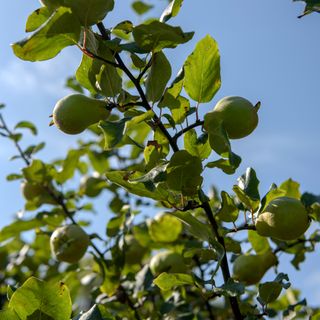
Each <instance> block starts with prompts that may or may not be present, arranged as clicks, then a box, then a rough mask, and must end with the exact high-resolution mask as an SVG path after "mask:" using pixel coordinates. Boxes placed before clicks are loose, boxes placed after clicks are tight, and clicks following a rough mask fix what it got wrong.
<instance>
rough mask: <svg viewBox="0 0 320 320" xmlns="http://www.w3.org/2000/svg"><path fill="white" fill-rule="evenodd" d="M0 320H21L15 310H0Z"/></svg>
mask: <svg viewBox="0 0 320 320" xmlns="http://www.w3.org/2000/svg"><path fill="white" fill-rule="evenodd" d="M0 319H1V320H21V319H20V318H19V317H18V316H17V314H16V313H15V312H14V310H11V309H7V310H0Z"/></svg>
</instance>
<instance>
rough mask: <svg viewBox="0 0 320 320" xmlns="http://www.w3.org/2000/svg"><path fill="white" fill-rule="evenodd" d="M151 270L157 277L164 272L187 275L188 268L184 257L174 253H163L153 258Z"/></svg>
mask: <svg viewBox="0 0 320 320" xmlns="http://www.w3.org/2000/svg"><path fill="white" fill-rule="evenodd" d="M150 270H151V273H152V274H153V275H154V276H157V275H159V274H160V273H162V272H170V273H185V272H186V271H187V267H186V265H185V262H184V259H183V257H182V255H180V254H179V253H177V252H173V251H163V252H159V253H157V254H156V255H155V256H153V257H152V258H151V261H150Z"/></svg>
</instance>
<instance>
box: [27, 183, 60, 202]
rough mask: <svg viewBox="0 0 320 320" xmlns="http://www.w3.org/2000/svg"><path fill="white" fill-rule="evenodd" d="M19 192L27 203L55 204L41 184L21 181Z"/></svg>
mask: <svg viewBox="0 0 320 320" xmlns="http://www.w3.org/2000/svg"><path fill="white" fill-rule="evenodd" d="M21 191H22V195H23V197H24V198H25V199H26V200H27V201H36V202H37V203H38V204H45V203H46V204H57V203H56V201H55V199H54V198H53V197H52V196H51V195H50V194H49V192H48V190H47V189H46V188H45V187H44V186H43V185H41V184H37V183H31V182H29V181H23V182H22V183H21ZM52 191H53V190H52ZM53 192H55V191H53Z"/></svg>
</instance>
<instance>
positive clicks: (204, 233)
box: [171, 211, 212, 241]
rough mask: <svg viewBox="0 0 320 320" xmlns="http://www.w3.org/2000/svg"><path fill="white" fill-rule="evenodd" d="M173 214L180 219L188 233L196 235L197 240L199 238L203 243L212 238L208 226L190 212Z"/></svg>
mask: <svg viewBox="0 0 320 320" xmlns="http://www.w3.org/2000/svg"><path fill="white" fill-rule="evenodd" d="M171 214H172V215H173V216H175V217H177V218H178V219H180V220H181V221H182V222H183V223H184V225H185V227H186V228H187V229H188V231H189V232H190V233H191V234H192V235H194V236H195V237H196V238H199V239H201V240H203V241H208V240H209V238H210V237H211V234H212V232H211V229H210V228H209V226H208V225H207V224H204V223H203V222H201V221H199V220H198V219H197V218H195V217H194V216H193V215H192V214H191V213H190V212H188V211H175V212H171Z"/></svg>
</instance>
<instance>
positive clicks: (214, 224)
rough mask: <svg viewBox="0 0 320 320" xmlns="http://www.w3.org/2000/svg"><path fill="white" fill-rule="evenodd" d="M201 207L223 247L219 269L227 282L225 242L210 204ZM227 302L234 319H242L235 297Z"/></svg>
mask: <svg viewBox="0 0 320 320" xmlns="http://www.w3.org/2000/svg"><path fill="white" fill-rule="evenodd" d="M202 208H203V210H204V211H205V213H206V215H207V218H208V220H209V222H210V225H211V229H212V232H213V234H214V235H215V237H216V239H217V241H218V242H219V243H220V244H221V245H222V247H223V248H224V251H225V254H224V256H223V258H222V261H221V269H222V275H223V279H224V282H225V283H227V282H228V280H229V279H230V277H231V276H230V270H229V264H228V258H227V254H226V250H225V249H226V247H225V243H224V238H223V237H221V236H220V234H219V230H218V224H217V222H216V220H215V219H214V216H213V212H212V210H211V207H210V204H209V203H208V202H203V204H202ZM229 302H230V305H231V309H232V312H233V315H234V317H235V319H236V320H242V319H243V317H242V315H241V312H240V308H239V304H238V300H237V298H236V297H229Z"/></svg>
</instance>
